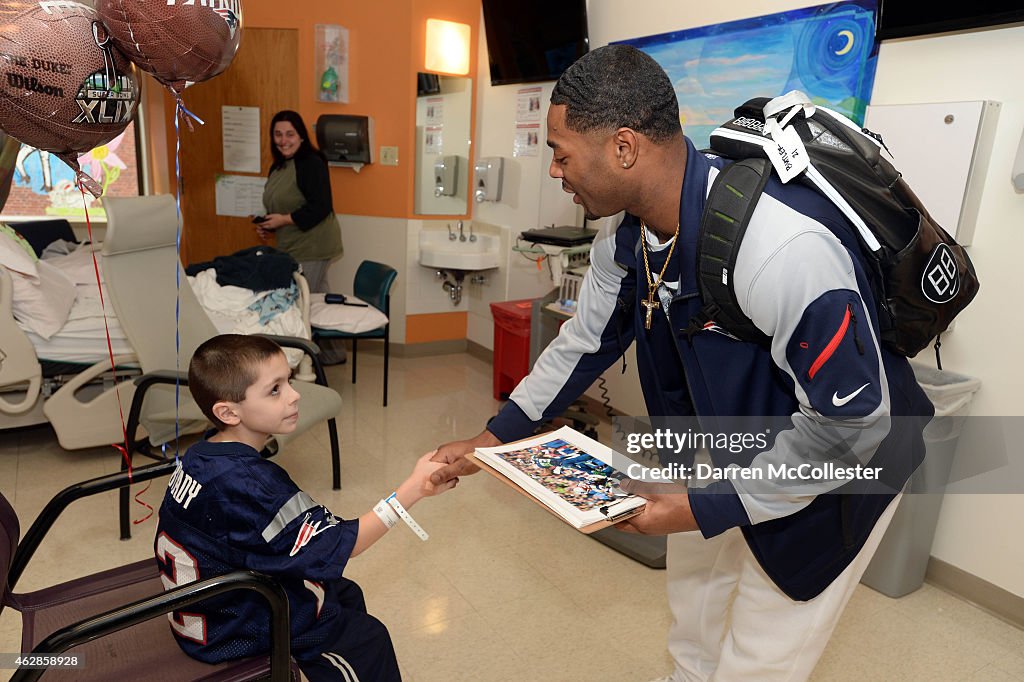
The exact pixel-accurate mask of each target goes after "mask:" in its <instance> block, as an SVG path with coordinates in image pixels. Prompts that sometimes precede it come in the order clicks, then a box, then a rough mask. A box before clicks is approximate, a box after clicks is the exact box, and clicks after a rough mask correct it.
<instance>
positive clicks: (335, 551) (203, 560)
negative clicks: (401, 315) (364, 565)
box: [155, 334, 450, 682]
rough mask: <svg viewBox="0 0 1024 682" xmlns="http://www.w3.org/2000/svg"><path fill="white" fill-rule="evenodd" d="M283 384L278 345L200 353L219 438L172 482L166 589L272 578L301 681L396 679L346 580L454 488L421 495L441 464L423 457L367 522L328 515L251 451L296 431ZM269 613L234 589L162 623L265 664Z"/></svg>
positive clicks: (158, 546)
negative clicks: (431, 500) (371, 550)
mask: <svg viewBox="0 0 1024 682" xmlns="http://www.w3.org/2000/svg"><path fill="white" fill-rule="evenodd" d="M289 377H290V370H289V367H288V362H287V360H286V359H285V355H284V353H283V352H282V351H281V348H280V347H279V346H278V345H277V344H275V343H274V342H273V341H270V340H268V339H265V338H262V337H258V336H241V335H237V334H226V335H223V336H217V337H214V338H212V339H210V340H209V341H207V342H206V343H204V344H203V345H201V346H200V347H199V348H198V349H197V350H196V352H195V355H194V356H193V357H192V362H191V364H190V365H189V370H188V380H189V390H190V391H191V393H192V396H193V398H195V401H196V403H198V405H199V407H200V408H201V409H202V411H203V414H205V415H206V416H207V418H209V419H210V421H212V422H213V424H214V426H215V427H216V428H217V433H215V434H214V435H213V436H211V437H210V438H208V439H207V440H205V441H201V442H199V443H196V444H195V445H193V446H192V447H191V448H189V449H188V452H186V453H185V455H184V456H183V457H182V458H181V461H180V462H179V465H178V468H177V469H176V470H175V472H174V474H173V475H172V476H171V479H170V482H169V483H168V490H167V494H166V496H165V497H164V502H163V505H162V506H161V507H160V523H159V526H158V527H157V536H156V542H155V551H156V557H157V562H158V563H159V565H160V570H161V572H162V573H163V583H164V587H165V589H170V588H172V587H176V586H178V585H184V584H187V583H190V582H193V581H195V580H200V579H202V578H208V577H212V576H216V575H220V574H223V573H227V572H229V571H232V570H237V569H252V570H255V571H260V572H262V573H266V574H268V575H271V576H274V577H275V578H276V579H277V580H278V581H279V582H280V584H281V586H282V587H283V588H284V590H285V592H287V594H288V602H289V608H290V616H291V637H292V639H291V646H292V655H293V656H294V657H295V659H296V661H297V662H298V664H299V668H300V669H301V670H302V672H303V673H304V674H305V676H306V677H307V678H308V679H309V680H310V682H319V681H320V680H340V681H346V682H347V681H349V680H360V681H361V682H368V681H370V680H399V679H401V678H400V675H399V672H398V663H397V661H396V660H395V652H394V648H393V647H392V644H391V637H390V636H389V634H388V631H387V629H386V628H385V627H384V625H382V624H381V623H380V621H378V620H377V619H376V618H374V617H373V616H370V615H368V614H367V613H366V606H365V604H364V602H363V595H362V592H361V590H360V589H359V586H358V585H356V584H355V583H354V582H352V581H351V580H347V579H345V578H343V577H342V571H343V570H344V568H345V564H346V563H347V561H348V559H349V557H353V556H356V555H358V554H360V553H361V552H363V551H364V550H365V549H366V548H367V547H369V546H370V545H372V544H373V543H374V542H376V541H377V540H378V539H380V538H381V537H382V536H383V535H384V533H386V532H387V531H388V529H389V528H390V527H392V526H393V525H395V523H396V522H398V521H399V518H400V514H401V517H402V518H407V519H409V520H411V517H409V516H408V514H407V512H406V511H405V510H406V509H407V508H409V507H411V506H413V505H414V504H415V503H416V502H418V501H419V500H420V499H421V498H423V497H426V496H429V495H436V494H439V493H440V492H443V491H444V490H446V489H448V487H450V486H439V487H435V486H433V485H431V484H430V482H429V476H430V474H431V472H433V471H435V470H436V469H437V468H438V467H440V466H441V465H440V464H438V463H435V462H431V461H430V456H431V454H433V453H429V454H427V455H425V456H424V457H422V458H420V460H419V461H418V462H417V463H416V466H415V468H414V469H413V471H412V474H411V475H410V476H409V478H407V479H406V480H405V482H404V483H402V484H401V485H400V486H398V489H397V490H396V491H395V493H394V494H393V495H391V496H390V497H388V498H385V499H384V500H381V502H380V503H379V504H378V505H377V506H376V507H374V509H373V510H372V511H369V512H367V513H366V514H363V516H361V517H360V518H359V519H357V520H351V521H346V520H344V519H340V518H338V517H336V516H334V515H333V514H332V513H331V512H330V511H329V510H328V509H327V508H326V507H324V506H323V505H320V504H317V503H316V502H314V501H313V500H312V499H311V498H310V497H309V496H308V495H307V494H306V493H304V492H302V491H301V490H300V489H299V487H298V486H297V485H296V484H295V483H294V482H293V481H292V480H291V478H289V477H288V474H287V473H285V471H284V469H282V468H281V467H279V466H278V465H276V464H274V463H272V462H270V461H267V460H265V459H263V458H262V457H260V454H259V452H260V450H261V449H262V448H263V445H264V443H265V442H266V440H267V437H268V436H269V435H270V434H275V433H289V432H291V431H293V430H294V429H295V425H296V423H297V422H298V414H299V412H298V401H299V394H298V393H296V391H295V390H294V389H293V388H292V387H291V384H290V383H289ZM414 524H415V522H414V521H412V522H411V523H410V526H412V527H414V528H418V526H415V525H414ZM402 525H404V524H402ZM418 532H420V533H422V531H418ZM424 539H426V538H425V537H424ZM269 615H270V611H269V607H268V606H267V604H266V602H265V600H264V599H263V598H262V597H261V596H259V595H257V594H255V593H252V592H250V591H248V590H240V591H235V592H231V593H229V594H226V595H222V596H220V597H214V598H212V599H208V600H206V601H204V602H202V603H201V604H199V605H197V606H195V607H192V608H191V609H190V610H189V611H188V612H184V611H181V612H175V613H174V614H171V615H170V616H169V618H170V620H171V628H172V630H173V631H174V635H175V637H176V638H177V640H178V643H179V644H180V645H181V648H182V649H183V650H184V651H185V652H186V653H187V654H188V655H190V656H192V657H193V658H196V659H199V660H201V661H206V662H208V663H218V662H220V661H224V660H229V659H235V658H242V657H246V656H253V655H256V654H261V653H266V652H267V651H268V650H269V648H270V624H269Z"/></svg>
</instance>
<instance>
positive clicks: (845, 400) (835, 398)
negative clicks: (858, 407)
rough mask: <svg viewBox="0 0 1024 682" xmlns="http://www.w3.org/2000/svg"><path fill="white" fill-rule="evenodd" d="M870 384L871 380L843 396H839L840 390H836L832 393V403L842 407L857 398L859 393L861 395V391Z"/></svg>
mask: <svg viewBox="0 0 1024 682" xmlns="http://www.w3.org/2000/svg"><path fill="white" fill-rule="evenodd" d="M870 385H871V382H868V383H866V384H864V385H863V386H861V387H860V388H858V389H857V390H856V391H854V392H853V393H851V394H850V395H847V396H843V397H842V398H840V397H839V391H836V392H835V393H833V394H832V404H833V405H835V406H836V407H842V406H843V405H845V404H846V403H848V402H850V401H851V400H853V399H854V398H856V397H857V396H858V395H860V392H861V391H863V390H864V389H865V388H867V387H868V386H870Z"/></svg>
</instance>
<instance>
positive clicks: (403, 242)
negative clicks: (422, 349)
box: [327, 214, 440, 343]
mask: <svg viewBox="0 0 1024 682" xmlns="http://www.w3.org/2000/svg"><path fill="white" fill-rule="evenodd" d="M338 223H339V224H340V225H341V239H342V242H343V243H344V244H345V255H344V256H342V257H341V258H339V259H337V260H336V261H334V262H333V263H332V264H331V267H330V269H329V270H328V271H327V281H328V283H329V285H330V288H331V291H335V292H338V293H342V294H345V293H352V282H353V281H354V280H355V276H356V269H357V268H358V267H359V264H360V263H362V262H363V261H364V260H372V261H377V262H378V263H385V264H387V265H390V266H391V267H393V268H394V269H395V270H397V271H398V278H397V279H396V280H395V283H394V285H393V286H392V287H391V317H390V319H391V340H392V341H393V342H394V343H405V315H406V312H405V309H406V286H407V284H408V282H409V272H408V270H409V268H410V263H409V257H408V241H407V240H408V237H407V232H408V223H409V221H408V220H405V219H404V218H375V217H372V216H356V215H342V214H338ZM413 265H415V267H417V268H418V267H419V265H417V264H415V263H413ZM439 288H440V287H439Z"/></svg>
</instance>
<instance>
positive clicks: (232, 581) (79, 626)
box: [11, 571, 291, 682]
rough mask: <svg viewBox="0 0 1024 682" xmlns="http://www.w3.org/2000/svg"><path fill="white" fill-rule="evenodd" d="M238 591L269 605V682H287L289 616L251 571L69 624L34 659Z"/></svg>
mask: <svg viewBox="0 0 1024 682" xmlns="http://www.w3.org/2000/svg"><path fill="white" fill-rule="evenodd" d="M237 589H248V590H254V591H256V592H259V593H260V594H262V595H263V596H264V597H265V598H266V600H267V602H269V604H270V628H271V630H270V679H271V680H272V681H273V682H287V680H289V676H290V674H291V673H290V672H289V659H290V657H291V639H290V638H291V632H290V626H289V616H288V597H287V595H286V594H285V591H284V588H282V587H281V586H280V585H279V584H277V582H275V581H274V580H273V579H272V578H270V577H269V576H266V575H262V574H260V573H256V572H254V571H234V572H232V573H226V574H224V575H221V576H217V577H214V578H208V579H206V580H201V581H199V582H195V583H190V584H188V585H182V586H181V587H177V588H175V589H173V590H169V591H167V592H164V593H163V594H160V595H156V596H154V597H148V598H145V599H141V600H139V601H136V602H133V603H131V604H127V605H125V606H121V607H118V608H116V609H113V610H112V611H107V612H106V613H102V614H100V615H97V616H93V617H92V618H88V619H86V620H83V621H79V622H77V623H72V624H71V625H68V626H66V627H63V628H61V629H60V630H57V631H56V632H54V633H53V634H51V635H50V636H49V637H47V638H46V639H44V640H43V641H41V642H40V643H39V644H38V645H36V647H35V649H33V650H32V653H33V654H37V653H38V654H44V653H45V654H51V655H55V654H60V653H63V652H65V651H67V650H68V649H70V648H72V647H75V646H78V645H79V644H84V643H86V642H90V641H92V640H94V639H96V638H98V637H103V636H104V635H109V634H112V633H115V632H118V631H120V630H123V629H125V628H127V627H131V626H132V625H137V624H139V623H141V622H143V621H146V620H149V619H151V618H156V617H157V616H160V615H163V614H166V613H170V612H171V611H175V610H177V609H180V608H182V607H185V606H189V605H190V604H195V603H196V602H199V601H202V600H204V599H208V598H210V597H213V596H216V595H218V594H223V593H225V592H230V591H233V590H237ZM44 672H46V670H45V669H43V668H38V669H27V668H20V669H18V671H17V672H15V673H14V676H13V677H12V678H11V680H12V682H31V681H34V680H37V679H39V677H40V676H42V674H43V673H44Z"/></svg>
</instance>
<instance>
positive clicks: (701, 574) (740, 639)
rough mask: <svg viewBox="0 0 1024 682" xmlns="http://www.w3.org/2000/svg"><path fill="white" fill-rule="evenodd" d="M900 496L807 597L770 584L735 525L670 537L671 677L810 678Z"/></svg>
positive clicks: (735, 680) (738, 681)
mask: <svg viewBox="0 0 1024 682" xmlns="http://www.w3.org/2000/svg"><path fill="white" fill-rule="evenodd" d="M901 497H902V495H898V496H896V498H895V499H894V500H893V501H892V502H891V503H890V504H889V506H888V507H887V508H886V510H885V512H884V513H883V514H882V516H881V518H879V520H878V523H877V524H875V528H874V529H873V530H872V531H871V534H870V535H869V536H868V539H867V542H866V543H865V544H864V548H863V549H862V550H861V551H860V553H859V554H857V556H856V558H854V560H853V561H852V562H851V563H850V565H849V566H847V567H846V570H845V571H843V572H842V573H841V574H840V575H839V577H838V578H836V579H835V581H834V582H833V583H832V584H831V585H829V586H828V587H827V588H826V589H825V591H824V592H822V593H821V594H819V595H818V596H817V597H815V598H814V599H811V600H810V601H806V602H801V601H794V600H792V599H790V598H789V597H787V596H786V595H785V593H783V592H782V590H780V589H779V588H778V587H776V586H775V584H774V583H773V582H772V580H771V578H769V577H768V575H767V574H766V573H765V572H764V570H763V569H762V568H761V566H760V564H758V562H757V559H755V558H754V555H753V554H751V552H750V549H749V548H748V547H747V542H746V540H744V539H743V534H742V533H741V532H740V530H739V529H738V528H731V529H729V530H728V531H726V532H724V533H722V534H721V535H718V536H716V537H713V538H711V539H710V540H705V539H704V537H703V536H702V535H701V534H700V532H699V531H693V532H689V533H676V534H674V535H670V536H668V554H667V569H668V570H667V580H668V599H669V606H670V608H671V609H672V615H673V617H674V618H675V623H673V625H672V628H671V630H669V639H668V649H669V653H670V654H672V658H674V659H675V664H676V669H675V672H674V673H673V675H672V677H671V679H672V680H673V682H684V681H685V682H692V681H694V680H722V681H723V682H743V681H745V680H754V681H756V682H768V681H774V680H806V679H807V678H808V677H810V675H811V671H813V670H814V666H815V664H817V662H818V658H820V657H821V653H822V652H823V651H824V650H825V645H826V644H828V640H829V638H830V637H831V635H832V630H833V629H834V628H835V626H836V623H837V622H838V621H839V616H840V614H842V612H843V609H844V608H845V607H846V602H848V601H849V599H850V596H851V595H852V594H853V590H854V588H856V587H857V583H858V582H859V581H860V577H861V575H862V574H863V573H864V571H865V569H866V568H867V566H868V563H869V562H870V561H871V557H872V556H873V555H874V553H875V549H877V547H878V543H879V542H881V540H882V536H883V535H884V534H885V529H886V528H888V527H889V522H890V521H892V516H893V513H895V511H896V505H897V504H899V501H900V498H901Z"/></svg>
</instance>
